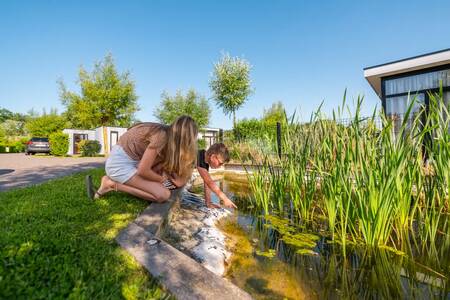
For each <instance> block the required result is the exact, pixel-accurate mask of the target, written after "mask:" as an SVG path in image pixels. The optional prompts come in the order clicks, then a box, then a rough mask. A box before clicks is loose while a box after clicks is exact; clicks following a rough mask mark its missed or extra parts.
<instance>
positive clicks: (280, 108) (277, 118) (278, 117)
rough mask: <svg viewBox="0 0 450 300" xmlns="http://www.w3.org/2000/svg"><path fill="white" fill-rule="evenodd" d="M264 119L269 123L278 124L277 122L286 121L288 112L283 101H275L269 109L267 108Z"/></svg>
mask: <svg viewBox="0 0 450 300" xmlns="http://www.w3.org/2000/svg"><path fill="white" fill-rule="evenodd" d="M262 121H263V122H264V123H265V124H267V125H276V124H277V122H280V123H282V124H283V123H284V122H285V121H286V112H285V110H284V105H283V103H282V102H281V101H278V102H275V103H273V104H272V106H271V107H270V108H269V109H267V110H266V109H265V110H264V113H263V117H262Z"/></svg>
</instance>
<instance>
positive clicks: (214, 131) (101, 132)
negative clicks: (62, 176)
mask: <svg viewBox="0 0 450 300" xmlns="http://www.w3.org/2000/svg"><path fill="white" fill-rule="evenodd" d="M127 130H128V129H127V128H123V127H108V126H104V127H98V128H96V129H93V130H85V129H64V130H63V133H66V134H68V135H69V151H68V152H67V154H68V155H74V154H79V153H80V151H79V149H78V143H79V142H80V141H82V140H95V141H99V143H100V145H101V146H102V147H101V150H100V154H108V153H109V152H110V151H111V149H112V147H113V146H114V145H115V144H116V143H117V141H118V140H119V138H120V137H121V136H122V134H124V133H125V132H127ZM198 139H204V140H205V141H206V148H209V146H211V145H212V144H214V143H216V142H219V140H221V139H222V129H218V128H202V129H200V131H199V133H198Z"/></svg>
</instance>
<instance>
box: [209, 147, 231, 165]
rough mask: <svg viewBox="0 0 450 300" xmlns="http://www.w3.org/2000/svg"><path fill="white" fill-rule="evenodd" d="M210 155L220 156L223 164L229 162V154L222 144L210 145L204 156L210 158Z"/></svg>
mask: <svg viewBox="0 0 450 300" xmlns="http://www.w3.org/2000/svg"><path fill="white" fill-rule="evenodd" d="M212 154H215V155H220V157H221V158H222V159H223V162H224V163H227V162H229V161H230V153H229V152H228V148H227V146H225V144H224V143H215V144H213V145H211V146H210V147H209V148H208V150H206V155H207V156H211V155H212Z"/></svg>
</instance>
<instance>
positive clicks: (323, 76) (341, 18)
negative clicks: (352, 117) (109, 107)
mask: <svg viewBox="0 0 450 300" xmlns="http://www.w3.org/2000/svg"><path fill="white" fill-rule="evenodd" d="M449 11H450V2H449V1H370V2H369V1H308V2H307V1H281V0H280V1H275V0H274V1H261V0H260V1H84V2H83V1H13V0H11V1H7V0H3V1H1V2H0V107H4V108H7V109H9V110H11V111H14V112H21V113H25V112H27V111H28V110H29V109H30V108H32V107H33V108H34V109H36V110H38V111H41V110H42V109H43V108H46V109H47V111H48V110H50V108H52V107H54V108H58V110H59V111H60V112H61V111H63V110H64V108H63V106H62V105H61V103H60V100H59V97H58V86H57V80H58V79H60V78H61V79H63V80H64V82H65V83H66V84H67V85H68V87H69V88H70V89H72V90H77V85H76V80H77V75H78V68H79V66H80V65H83V66H84V67H85V68H87V69H88V70H92V66H93V63H94V62H95V61H98V60H101V59H102V58H103V57H104V56H105V55H106V54H107V53H109V52H111V53H112V54H113V56H114V58H115V61H116V64H117V66H118V69H119V70H120V71H123V70H129V71H130V72H131V74H132V78H133V79H134V81H135V83H136V93H137V95H138V96H139V100H138V102H139V105H140V107H141V111H139V112H138V113H137V117H138V118H139V119H140V120H145V121H152V120H155V118H154V116H153V110H154V108H155V107H156V106H157V105H158V104H159V103H160V95H161V93H162V92H163V91H164V90H167V91H168V92H169V93H172V94H174V93H175V91H176V90H177V89H181V90H187V89H189V88H194V89H196V90H197V91H199V92H200V93H201V94H203V95H204V96H206V97H207V98H209V97H210V96H211V94H210V91H209V87H208V80H209V77H210V74H211V71H212V67H213V63H214V62H216V61H218V60H219V59H220V53H221V51H226V52H229V53H230V54H231V55H233V56H241V57H244V58H246V59H247V60H249V61H250V63H251V64H252V66H253V69H252V73H251V78H252V81H253V87H254V89H255V92H254V94H253V95H252V96H251V97H250V98H249V99H248V101H247V102H246V104H245V105H244V106H243V107H242V109H240V110H239V111H238V113H237V117H238V118H239V119H240V118H244V117H259V116H261V115H262V112H263V110H264V108H268V107H270V105H271V104H272V103H273V102H275V101H282V102H283V103H284V105H285V107H286V109H287V111H288V112H293V111H294V110H297V111H300V113H301V115H302V117H303V118H304V119H307V118H308V117H309V115H310V113H311V112H312V111H313V110H314V109H315V108H317V106H318V105H319V104H320V103H321V102H322V101H324V111H325V112H330V111H331V110H332V109H333V108H335V107H337V105H338V104H339V103H340V102H341V98H342V95H343V92H344V89H345V88H347V90H348V92H347V93H348V96H349V97H350V98H356V97H357V96H358V95H365V99H366V100H365V103H364V108H363V111H364V113H365V114H369V113H370V112H371V111H372V109H373V108H374V107H375V105H379V100H378V98H377V96H376V95H375V93H374V92H373V90H372V89H371V87H370V86H369V84H368V83H367V82H366V80H365V79H364V76H363V68H364V67H367V66H372V65H376V64H381V63H384V62H388V61H391V60H397V59H401V58H406V57H410V56H415V55H419V54H423V53H427V52H432V51H437V50H441V49H445V48H450V40H448V32H449V28H450V18H449V17H448V12H449ZM211 106H212V108H213V113H212V117H211V122H210V126H211V127H222V128H230V127H231V126H232V122H231V120H230V118H228V117H226V116H224V114H223V113H222V111H221V110H220V109H218V108H216V107H215V105H214V103H213V102H212V101H211Z"/></svg>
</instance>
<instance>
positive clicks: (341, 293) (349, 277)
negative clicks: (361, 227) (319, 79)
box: [196, 180, 450, 299]
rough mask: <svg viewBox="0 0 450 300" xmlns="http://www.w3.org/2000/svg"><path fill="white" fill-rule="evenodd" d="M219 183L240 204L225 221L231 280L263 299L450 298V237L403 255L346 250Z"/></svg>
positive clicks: (239, 188) (238, 186)
mask: <svg viewBox="0 0 450 300" xmlns="http://www.w3.org/2000/svg"><path fill="white" fill-rule="evenodd" d="M217 183H218V184H219V185H220V186H221V188H222V190H224V191H225V193H227V195H229V196H230V197H231V198H232V199H233V200H234V201H235V202H236V204H237V205H238V207H239V210H237V211H236V212H235V214H234V215H233V217H231V218H228V219H226V220H223V221H222V222H221V224H220V228H221V229H222V230H223V231H224V232H225V233H226V234H227V236H228V237H229V238H230V245H229V246H230V247H231V249H232V252H233V257H232V259H231V263H230V265H229V266H228V269H227V272H226V277H227V278H229V279H230V280H231V281H232V282H233V283H235V284H236V285H238V286H240V287H241V288H242V289H244V290H246V291H248V292H249V293H250V294H252V296H253V297H255V298H257V299H342V298H350V299H360V298H364V299H367V298H370V299H372V298H374V299H412V298H413V299H450V284H449V277H450V274H449V266H450V243H449V241H448V240H449V239H447V241H446V242H445V241H444V242H443V243H442V247H440V248H438V249H434V250H433V251H417V250H416V249H417V243H418V242H417V241H411V244H408V245H407V246H406V248H405V249H404V253H403V254H401V253H397V252H395V251H392V250H389V249H379V248H376V249H373V248H372V249H371V248H367V247H360V246H359V247H356V246H351V245H350V246H348V247H347V252H346V254H345V255H344V254H343V253H342V250H341V249H342V248H341V247H340V245H338V244H334V243H331V242H330V241H329V240H328V238H326V237H325V235H322V234H321V232H320V230H318V232H308V231H307V230H306V229H302V228H296V227H293V226H291V225H290V224H289V221H288V220H284V219H278V218H277V217H275V216H262V215H260V213H258V212H255V211H253V210H252V208H251V206H250V201H249V197H251V195H250V191H249V189H248V187H247V186H246V185H245V184H243V183H242V182H240V183H237V182H233V181H230V180H221V181H218V182H217ZM199 191H200V190H197V191H196V192H199ZM213 201H214V199H213ZM447 236H448V233H447Z"/></svg>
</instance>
